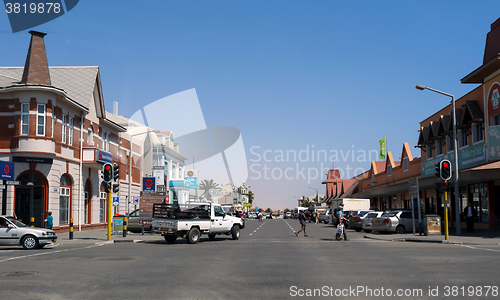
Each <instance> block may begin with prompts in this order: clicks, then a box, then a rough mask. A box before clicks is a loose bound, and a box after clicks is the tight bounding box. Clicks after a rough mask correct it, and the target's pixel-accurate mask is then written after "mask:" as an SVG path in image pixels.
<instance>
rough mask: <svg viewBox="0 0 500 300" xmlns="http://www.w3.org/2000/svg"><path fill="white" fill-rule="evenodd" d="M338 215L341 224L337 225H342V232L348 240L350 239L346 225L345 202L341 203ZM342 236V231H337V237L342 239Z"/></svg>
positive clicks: (345, 239)
mask: <svg viewBox="0 0 500 300" xmlns="http://www.w3.org/2000/svg"><path fill="white" fill-rule="evenodd" d="M337 217H338V222H339V225H337V226H342V233H343V235H344V241H348V240H349V239H348V238H347V234H346V232H345V225H344V224H345V220H346V218H344V204H340V205H339V212H338V215H337ZM341 238H342V236H341V233H339V232H338V231H337V234H336V239H337V240H340V239H341Z"/></svg>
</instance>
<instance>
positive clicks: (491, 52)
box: [483, 18, 500, 64]
mask: <svg viewBox="0 0 500 300" xmlns="http://www.w3.org/2000/svg"><path fill="white" fill-rule="evenodd" d="M499 54H500V18H498V19H497V20H496V21H495V22H493V23H492V24H491V30H490V32H488V35H487V36H486V47H485V48H484V57H483V64H485V63H487V62H489V61H490V60H492V59H493V58H495V57H497V56H498V55H499Z"/></svg>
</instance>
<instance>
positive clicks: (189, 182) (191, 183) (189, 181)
mask: <svg viewBox="0 0 500 300" xmlns="http://www.w3.org/2000/svg"><path fill="white" fill-rule="evenodd" d="M184 180H185V181H186V187H187V188H190V189H192V190H196V188H197V187H198V178H197V177H185V178H184Z"/></svg>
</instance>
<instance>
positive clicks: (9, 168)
mask: <svg viewBox="0 0 500 300" xmlns="http://www.w3.org/2000/svg"><path fill="white" fill-rule="evenodd" d="M0 179H3V180H7V179H10V180H12V179H14V164H13V163H10V162H4V161H0Z"/></svg>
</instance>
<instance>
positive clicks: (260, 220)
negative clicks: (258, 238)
mask: <svg viewBox="0 0 500 300" xmlns="http://www.w3.org/2000/svg"><path fill="white" fill-rule="evenodd" d="M259 222H262V213H261V212H259Z"/></svg>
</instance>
